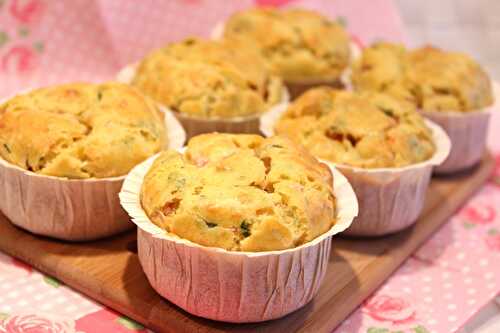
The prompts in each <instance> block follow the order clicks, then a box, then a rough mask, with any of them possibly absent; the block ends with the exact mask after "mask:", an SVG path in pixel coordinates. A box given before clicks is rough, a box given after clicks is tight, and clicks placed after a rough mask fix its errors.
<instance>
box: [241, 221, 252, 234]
mask: <svg viewBox="0 0 500 333" xmlns="http://www.w3.org/2000/svg"><path fill="white" fill-rule="evenodd" d="M240 229H241V234H242V235H243V237H248V236H250V224H248V223H247V222H246V221H245V220H243V221H242V222H241V225H240Z"/></svg>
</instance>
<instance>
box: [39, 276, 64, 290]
mask: <svg viewBox="0 0 500 333" xmlns="http://www.w3.org/2000/svg"><path fill="white" fill-rule="evenodd" d="M43 281H45V283H47V284H48V285H51V286H52V287H54V288H59V287H60V286H61V282H59V281H58V280H57V279H55V278H53V277H52V276H48V275H45V276H44V277H43Z"/></svg>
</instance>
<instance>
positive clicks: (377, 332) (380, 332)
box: [366, 327, 390, 333]
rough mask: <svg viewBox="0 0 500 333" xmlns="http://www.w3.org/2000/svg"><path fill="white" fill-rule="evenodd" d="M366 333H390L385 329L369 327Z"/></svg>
mask: <svg viewBox="0 0 500 333" xmlns="http://www.w3.org/2000/svg"><path fill="white" fill-rule="evenodd" d="M366 333H390V332H389V330H388V329H387V328H380V327H370V328H369V329H368V331H366Z"/></svg>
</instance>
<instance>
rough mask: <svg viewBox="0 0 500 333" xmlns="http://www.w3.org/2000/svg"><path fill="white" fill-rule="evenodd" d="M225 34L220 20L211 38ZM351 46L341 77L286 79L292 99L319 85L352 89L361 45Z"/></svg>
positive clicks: (216, 38)
mask: <svg viewBox="0 0 500 333" xmlns="http://www.w3.org/2000/svg"><path fill="white" fill-rule="evenodd" d="M223 35H224V22H219V23H217V24H216V25H215V27H214V28H213V29H212V32H211V33H210V38H211V39H213V40H219V39H222V37H223ZM349 47H350V49H351V59H350V64H349V66H347V68H346V69H345V70H344V71H343V72H342V74H341V76H340V77H339V78H334V79H331V80H327V79H321V80H318V79H309V80H306V79H305V80H297V81H285V85H286V88H287V90H288V93H289V95H290V99H292V100H294V99H296V98H297V97H299V96H300V95H302V94H303V93H304V92H306V91H307V90H309V89H312V88H314V87H319V86H329V87H332V88H336V89H352V85H351V69H350V65H351V64H352V62H353V61H354V60H355V59H357V58H358V57H359V56H360V55H361V48H360V47H359V45H358V44H356V43H354V42H353V41H352V40H351V42H350V43H349Z"/></svg>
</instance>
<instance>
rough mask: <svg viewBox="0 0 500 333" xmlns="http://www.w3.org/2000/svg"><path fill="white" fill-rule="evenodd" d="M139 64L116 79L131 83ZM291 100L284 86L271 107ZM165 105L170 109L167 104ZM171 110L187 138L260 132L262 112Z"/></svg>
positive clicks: (128, 68)
mask: <svg viewBox="0 0 500 333" xmlns="http://www.w3.org/2000/svg"><path fill="white" fill-rule="evenodd" d="M137 66H138V64H137V63H135V64H131V65H128V66H126V67H124V68H123V69H122V70H120V71H119V72H118V74H117V75H116V80H117V81H118V82H121V83H126V84H130V83H131V82H132V79H133V78H134V76H135V73H136V71H137ZM289 101H290V94H289V93H288V90H287V89H286V87H283V91H282V98H281V101H280V102H279V103H278V104H276V105H273V106H272V107H271V108H280V107H283V106H286V105H288V102H289ZM163 107H165V108H166V109H168V107H167V106H166V105H164V106H163ZM170 112H171V113H172V114H173V115H175V117H176V118H177V119H178V120H179V122H180V123H181V124H182V126H183V127H184V130H185V132H186V137H187V140H189V139H191V138H192V137H193V136H196V135H199V134H203V133H212V132H219V133H239V134H241V133H246V134H259V127H260V124H259V121H260V116H261V114H257V115H250V116H243V117H231V118H204V117H195V116H191V115H187V114H183V113H180V112H174V111H172V110H170Z"/></svg>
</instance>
